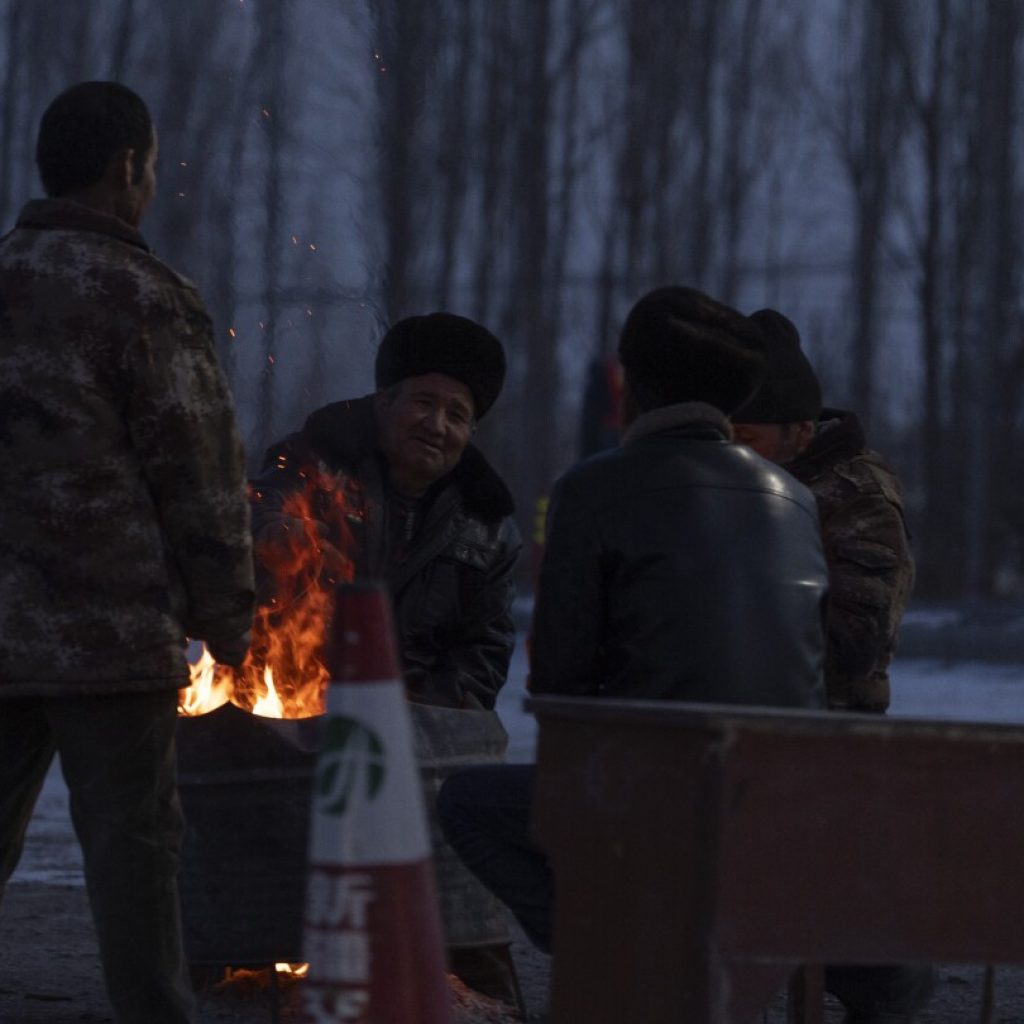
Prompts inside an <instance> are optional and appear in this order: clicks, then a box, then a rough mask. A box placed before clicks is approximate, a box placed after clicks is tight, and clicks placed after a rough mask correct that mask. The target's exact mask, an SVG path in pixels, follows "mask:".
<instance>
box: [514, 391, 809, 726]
mask: <svg viewBox="0 0 1024 1024" xmlns="http://www.w3.org/2000/svg"><path fill="white" fill-rule="evenodd" d="M729 436H730V428H729V426H728V424H727V422H726V421H725V418H724V417H723V416H722V414H721V413H720V412H719V411H718V410H717V409H714V408H713V407H711V406H708V405H704V404H702V403H685V404H681V405H674V406H668V407H664V408H660V409H655V410H653V411H651V412H648V413H645V414H644V415H643V416H641V417H639V418H638V419H637V420H636V421H635V422H634V424H633V425H632V426H631V427H630V429H629V431H628V432H627V433H626V436H625V438H624V442H623V444H622V446H621V447H619V448H617V449H613V450H611V451H608V452H603V453H601V454H599V455H596V456H593V457H592V458H590V459H587V460H585V461H583V462H581V463H578V464H577V465H576V466H575V467H574V468H573V469H571V470H570V471H569V472H568V473H566V474H565V476H563V477H562V478H561V479H560V480H559V481H558V483H557V484H556V486H555V488H554V491H553V494H552V498H551V504H550V511H549V519H548V535H547V545H546V548H545V553H544V562H543V565H542V568H541V576H540V585H539V590H538V596H537V603H536V607H535V613H534V629H533V652H532V654H533V658H532V671H531V689H532V690H533V691H534V692H535V693H553V694H565V695H572V696H586V695H594V696H609V697H617V698H645V699H647V698H653V699H672V700H687V701H702V702H713V703H727V704H755V705H775V706H779V707H821V706H822V705H823V703H824V688H823V683H822V660H823V654H822V652H823V643H824V640H823V611H824V602H825V597H826V593H827V588H828V573H827V569H826V566H825V558H824V555H823V553H822V545H821V537H820V533H819V529H818V517H817V510H816V508H815V503H814V498H813V497H812V496H811V494H810V493H809V492H808V491H807V490H806V489H805V488H804V487H803V486H802V485H801V484H799V483H798V482H797V481H796V480H794V479H793V478H792V477H791V476H789V474H787V473H785V472H783V471H781V470H780V469H778V468H777V467H776V466H774V465H772V464H771V463H770V462H767V461H766V460H764V459H762V458H760V457H759V456H758V455H756V454H755V453H754V452H752V451H750V450H749V449H746V448H743V447H741V446H738V445H734V444H731V443H730V442H729V440H728V438H729Z"/></svg>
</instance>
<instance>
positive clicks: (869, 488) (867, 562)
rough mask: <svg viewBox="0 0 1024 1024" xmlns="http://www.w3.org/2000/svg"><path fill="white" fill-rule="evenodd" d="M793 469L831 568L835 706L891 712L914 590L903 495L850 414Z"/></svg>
mask: <svg viewBox="0 0 1024 1024" xmlns="http://www.w3.org/2000/svg"><path fill="white" fill-rule="evenodd" d="M786 469H788V470H789V471H790V472H791V473H792V474H793V475H794V476H795V477H796V478H797V479H798V480H800V481H801V482H802V483H804V484H805V485H806V486H807V487H809V488H810V490H811V492H812V493H813V494H814V497H815V499H816V500H817V502H818V511H819V513H820V517H821V532H822V537H823V540H824V543H825V558H826V559H827V560H828V567H829V585H830V590H831V593H830V598H829V613H828V639H827V645H826V658H825V685H826V689H827V692H828V702H829V707H833V708H846V709H849V710H855V711H884V710H885V709H886V708H887V707H888V706H889V672H888V668H889V663H890V662H891V661H892V656H893V652H894V650H895V648H896V633H897V630H898V628H899V624H900V619H901V618H902V617H903V612H904V609H905V608H906V606H907V601H908V600H909V599H910V592H911V589H912V587H913V583H914V560H913V557H912V555H911V553H910V542H909V540H908V537H907V530H906V526H905V523H904V519H903V490H902V488H901V486H900V482H899V480H898V479H897V478H896V475H895V473H893V471H892V469H890V467H889V466H888V465H886V463H885V462H884V461H883V459H882V457H881V456H880V455H878V453H877V452H873V451H869V450H868V449H867V448H866V447H865V443H864V431H863V430H862V429H861V425H860V422H859V421H858V420H857V417H856V416H855V415H854V414H853V413H850V412H843V411H840V410H836V409H826V410H825V412H824V413H823V414H822V417H821V421H820V422H819V425H818V431H817V434H816V436H815V438H814V440H813V441H812V442H811V444H810V445H809V446H808V447H807V448H806V449H805V450H804V451H803V453H802V454H801V455H800V456H799V457H798V458H797V459H795V460H794V461H793V462H791V463H789V464H787V466H786Z"/></svg>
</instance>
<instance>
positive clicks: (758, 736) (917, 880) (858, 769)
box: [527, 697, 1024, 1024]
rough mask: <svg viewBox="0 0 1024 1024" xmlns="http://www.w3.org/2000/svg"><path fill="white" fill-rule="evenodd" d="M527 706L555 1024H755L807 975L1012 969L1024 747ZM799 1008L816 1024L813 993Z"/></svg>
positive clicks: (916, 734) (714, 709) (1010, 739)
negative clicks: (865, 969)
mask: <svg viewBox="0 0 1024 1024" xmlns="http://www.w3.org/2000/svg"><path fill="white" fill-rule="evenodd" d="M527 706H528V708H529V709H530V710H531V711H533V712H534V713H535V714H536V716H537V719H538V723H539V730H540V732H539V747H538V774H537V793H536V802H535V811H534V823H533V825H534V831H535V834H536V836H537V838H538V840H539V841H540V843H541V844H542V845H543V846H544V848H545V849H546V850H547V851H548V853H549V855H550V858H551V862H552V866H553V868H554V872H555V879H556V890H557V900H558V904H557V913H556V920H555V934H554V961H553V978H552V1021H553V1022H554V1024H603V1022H608V1024H634V1022H635V1024H661V1022H666V1024H667V1022H672V1024H680V1022H689V1024H751V1022H752V1021H753V1020H754V1019H755V1017H756V1016H757V1014H758V1012H759V1011H761V1010H763V1008H764V1007H765V1006H766V1005H767V1004H768V1002H769V1001H770V1000H771V998H772V997H773V996H774V995H775V994H776V993H777V992H778V991H779V990H780V989H781V988H782V987H783V986H784V985H785V984H786V982H787V979H790V978H793V977H794V972H795V971H796V969H797V968H798V967H799V966H800V965H803V964H822V963H872V962H873V963H909V962H914V961H918V962H928V961H946V962H950V961H956V962H976V963H1001V962H1002V963H1013V962H1017V963H1020V962H1024V729H1021V728H1018V727H1009V726H992V725H975V724H959V723H949V722H941V723H940V722H931V721H922V720H916V719H885V718H879V717H875V716H867V715H848V714H837V713H831V714H830V713H825V712H799V711H796V712H790V711H776V710H772V709H760V708H754V709H751V708H736V707H731V706H719V705H695V704H677V703H664V702H650V701H613V700H587V699H572V698H552V697H546V698H542V697H538V698H533V699H531V700H530V701H528V704H527ZM791 993H792V995H793V996H794V997H795V1001H796V1002H799V1003H800V1005H799V1007H796V1008H795V1009H794V1010H793V1011H792V1012H791V1019H792V1020H804V1021H806V1022H807V1024H811V1022H813V1021H815V1020H817V1021H820V1020H821V994H820V973H816V972H814V971H811V972H809V973H805V974H803V975H801V976H798V978H797V983H796V984H795V985H791ZM797 997H798V998H797ZM794 1005H795V1004H794Z"/></svg>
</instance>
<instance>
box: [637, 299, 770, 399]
mask: <svg viewBox="0 0 1024 1024" xmlns="http://www.w3.org/2000/svg"><path fill="white" fill-rule="evenodd" d="M762 349H763V342H762V341H761V336H760V333H759V331H758V330H757V328H756V327H755V326H754V325H753V324H752V323H751V322H750V321H749V320H748V319H747V318H746V317H745V316H743V315H742V314H741V313H738V312H736V310H734V309H732V308H731V307H729V306H726V305H725V304H724V303H721V302H717V301H716V300H715V299H712V298H711V297H710V296H708V295H705V294H704V293H703V292H699V291H697V290H696V289H694V288H682V287H677V286H671V287H666V288H656V289H655V290H654V291H652V292H648V294H647V295H645V296H644V297H643V298H642V299H640V301H639V302H637V304H636V305H635V306H634V307H633V308H632V309H631V310H630V313H629V316H627V317H626V322H625V324H623V327H622V334H621V336H620V338H619V360H620V361H621V363H622V367H623V369H624V370H625V372H626V379H627V380H628V381H629V382H630V383H631V384H632V385H633V387H634V391H636V390H637V389H639V390H640V392H641V394H642V395H643V396H645V397H647V398H648V399H649V401H648V402H647V403H645V404H647V405H648V406H650V405H651V404H652V402H653V404H654V405H671V404H674V403H676V402H707V403H708V404H710V405H713V406H715V407H716V408H718V409H721V410H722V412H723V413H725V414H726V415H728V414H729V413H731V412H732V411H733V409H736V408H738V407H739V406H740V405H741V404H742V403H743V402H745V401H746V400H747V399H748V398H749V397H750V396H751V394H753V392H754V389H755V388H756V387H757V385H758V384H759V383H760V381H761V377H762V375H763V370H764V357H763V355H762V354H761V353H762Z"/></svg>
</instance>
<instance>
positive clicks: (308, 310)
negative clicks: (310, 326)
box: [306, 306, 313, 316]
mask: <svg viewBox="0 0 1024 1024" xmlns="http://www.w3.org/2000/svg"><path fill="white" fill-rule="evenodd" d="M312 315H313V310H311V309H310V308H309V306H307V307H306V316H312Z"/></svg>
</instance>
